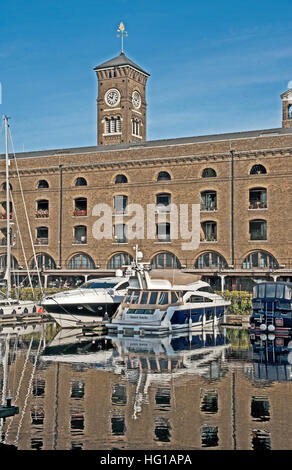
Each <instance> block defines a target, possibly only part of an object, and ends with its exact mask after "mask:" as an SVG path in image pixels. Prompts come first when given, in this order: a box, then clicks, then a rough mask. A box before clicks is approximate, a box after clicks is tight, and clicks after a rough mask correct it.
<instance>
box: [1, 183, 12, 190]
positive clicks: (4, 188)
mask: <svg viewBox="0 0 292 470" xmlns="http://www.w3.org/2000/svg"><path fill="white" fill-rule="evenodd" d="M1 189H2V191H6V181H4V183H2V185H1ZM9 189H10V191H12V184H11V183H9Z"/></svg>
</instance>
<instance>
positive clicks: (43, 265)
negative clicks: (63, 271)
mask: <svg viewBox="0 0 292 470" xmlns="http://www.w3.org/2000/svg"><path fill="white" fill-rule="evenodd" d="M36 261H37V266H38V268H39V269H56V263H55V261H54V259H53V258H52V257H51V256H50V255H47V254H46V253H38V254H37V255H36ZM31 268H32V269H35V261H34V260H33V261H32V264H31Z"/></svg>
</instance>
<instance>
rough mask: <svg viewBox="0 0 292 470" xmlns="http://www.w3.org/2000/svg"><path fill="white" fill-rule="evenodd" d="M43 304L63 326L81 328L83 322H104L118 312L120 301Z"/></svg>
mask: <svg viewBox="0 0 292 470" xmlns="http://www.w3.org/2000/svg"><path fill="white" fill-rule="evenodd" d="M43 306H44V308H45V310H46V312H47V313H48V314H49V315H50V317H52V318H53V320H54V321H56V323H58V325H59V326H60V327H61V328H75V327H79V328H80V325H81V324H82V323H102V322H103V321H104V320H108V319H109V318H111V317H112V316H113V315H114V313H115V312H116V310H117V308H118V306H119V303H111V304H100V303H98V304H90V305H79V304H69V305H61V304H59V305H54V306H50V307H48V306H46V305H43Z"/></svg>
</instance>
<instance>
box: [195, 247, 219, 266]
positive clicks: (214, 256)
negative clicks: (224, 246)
mask: <svg viewBox="0 0 292 470" xmlns="http://www.w3.org/2000/svg"><path fill="white" fill-rule="evenodd" d="M194 268H196V269H205V268H210V269H212V268H221V269H225V268H227V262H226V260H225V258H223V256H221V255H220V254H219V253H216V251H208V252H206V253H203V254H202V255H200V256H199V257H198V258H197V259H196V261H195V264H194Z"/></svg>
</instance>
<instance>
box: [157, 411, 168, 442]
mask: <svg viewBox="0 0 292 470" xmlns="http://www.w3.org/2000/svg"><path fill="white" fill-rule="evenodd" d="M170 431H171V426H170V423H169V419H168V418H166V417H164V416H159V417H158V418H155V440H156V441H159V442H170V439H171V435H170Z"/></svg>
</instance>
